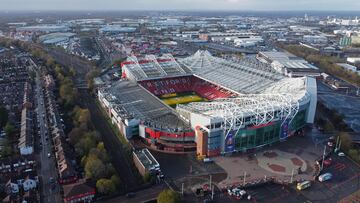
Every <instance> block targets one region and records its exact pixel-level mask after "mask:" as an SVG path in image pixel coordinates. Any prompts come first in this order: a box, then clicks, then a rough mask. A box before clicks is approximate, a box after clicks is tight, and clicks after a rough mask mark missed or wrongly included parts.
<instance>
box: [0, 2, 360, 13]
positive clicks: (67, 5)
mask: <svg viewBox="0 0 360 203" xmlns="http://www.w3.org/2000/svg"><path fill="white" fill-rule="evenodd" d="M0 3H1V8H0V10H3V11H4V10H5V11H13V10H231V11H236V10H239V11H242V10H284V11H285V10H319V11H320V10H342V11H345V10H349V11H355V10H360V1H359V0H341V1H339V0H0Z"/></svg>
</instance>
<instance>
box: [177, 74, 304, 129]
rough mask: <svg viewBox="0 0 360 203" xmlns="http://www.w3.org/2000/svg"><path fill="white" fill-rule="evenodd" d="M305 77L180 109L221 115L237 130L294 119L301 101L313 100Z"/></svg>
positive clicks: (180, 106) (283, 80)
mask: <svg viewBox="0 0 360 203" xmlns="http://www.w3.org/2000/svg"><path fill="white" fill-rule="evenodd" d="M305 83H306V78H305V77H303V78H284V79H282V80H280V81H279V82H276V83H273V84H272V85H270V86H269V87H268V88H266V89H265V90H263V91H262V92H261V93H260V94H244V95H240V96H238V97H237V98H224V99H216V100H214V101H212V102H194V103H190V104H186V105H178V107H177V108H179V109H183V110H187V111H190V112H194V113H197V114H201V115H204V116H206V117H213V118H222V119H223V121H224V125H223V127H224V128H225V129H228V130H229V131H228V132H230V129H233V130H237V129H240V128H242V127H244V126H245V124H253V125H261V124H265V123H269V122H270V121H272V120H273V119H280V120H283V121H285V120H290V122H291V120H292V119H293V118H294V117H295V115H296V114H297V112H298V110H299V106H300V104H301V103H306V102H308V101H309V100H310V95H309V94H308V93H307V91H306V85H305Z"/></svg>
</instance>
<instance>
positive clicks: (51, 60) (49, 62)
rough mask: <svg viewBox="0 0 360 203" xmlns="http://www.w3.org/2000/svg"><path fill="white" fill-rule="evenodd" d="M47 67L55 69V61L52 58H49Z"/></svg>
mask: <svg viewBox="0 0 360 203" xmlns="http://www.w3.org/2000/svg"><path fill="white" fill-rule="evenodd" d="M46 66H48V67H54V66H55V60H54V59H53V58H52V57H48V58H47V60H46Z"/></svg>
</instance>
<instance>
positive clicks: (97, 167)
mask: <svg viewBox="0 0 360 203" xmlns="http://www.w3.org/2000/svg"><path fill="white" fill-rule="evenodd" d="M85 175H86V177H87V178H93V179H95V180H96V179H100V178H104V177H105V176H106V167H105V165H104V164H103V162H102V161H101V160H100V159H99V158H97V157H95V156H89V157H88V158H87V160H86V164H85Z"/></svg>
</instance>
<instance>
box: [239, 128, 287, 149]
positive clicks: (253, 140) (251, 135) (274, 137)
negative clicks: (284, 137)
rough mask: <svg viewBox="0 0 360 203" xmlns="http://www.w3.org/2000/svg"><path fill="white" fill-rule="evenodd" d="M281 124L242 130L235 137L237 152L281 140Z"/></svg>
mask: <svg viewBox="0 0 360 203" xmlns="http://www.w3.org/2000/svg"><path fill="white" fill-rule="evenodd" d="M279 133H280V122H277V123H275V124H272V125H269V126H265V127H261V128H258V129H242V130H239V132H238V133H237V134H236V136H235V150H237V151H244V150H246V149H251V148H256V147H257V146H262V145H265V144H270V143H273V142H276V141H278V140H279Z"/></svg>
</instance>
